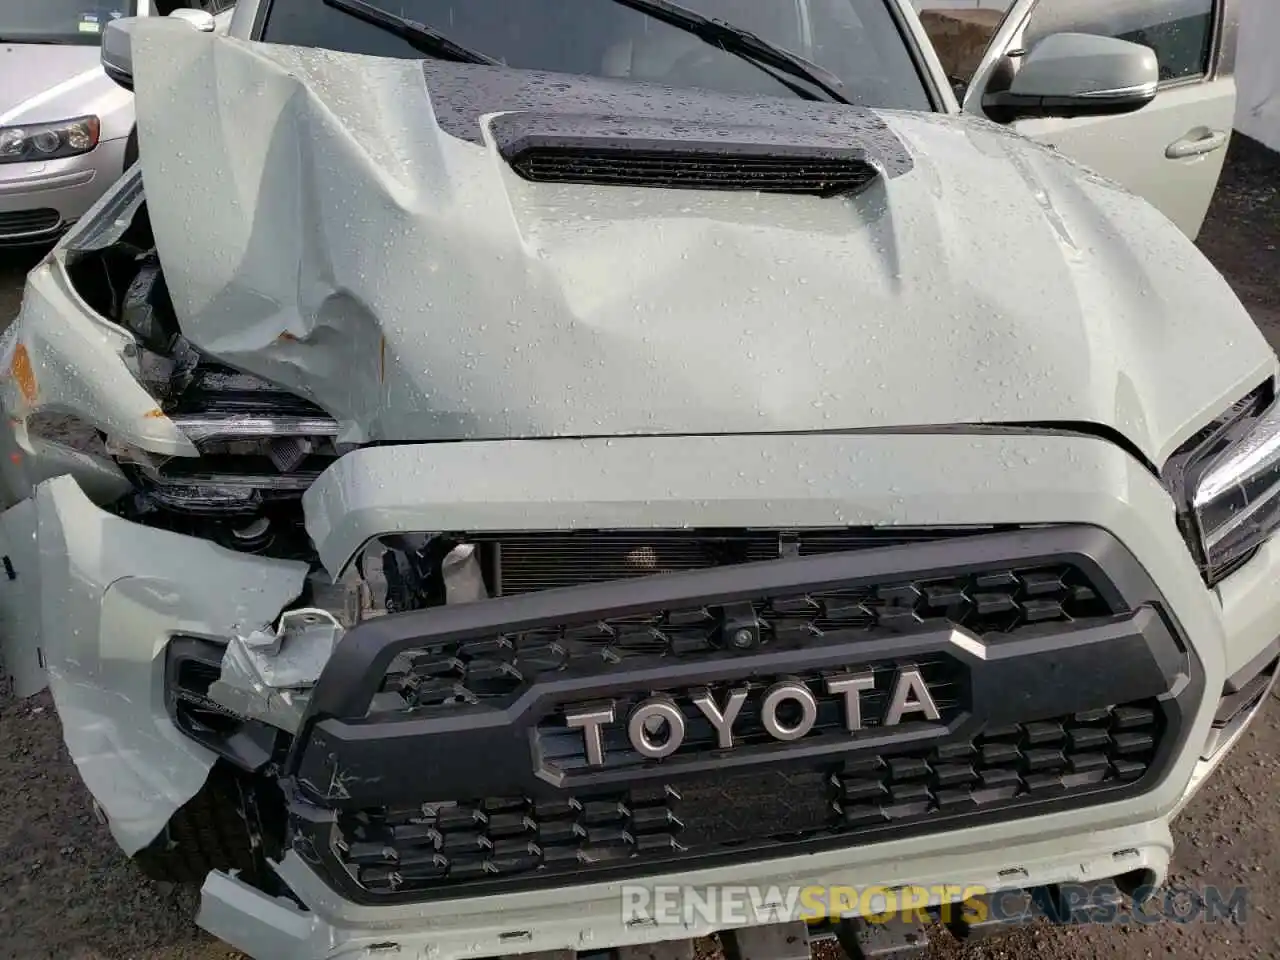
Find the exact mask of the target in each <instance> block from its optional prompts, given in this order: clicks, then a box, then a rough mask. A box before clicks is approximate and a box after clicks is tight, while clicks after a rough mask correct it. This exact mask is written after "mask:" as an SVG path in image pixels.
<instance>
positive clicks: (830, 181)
mask: <svg viewBox="0 0 1280 960" xmlns="http://www.w3.org/2000/svg"><path fill="white" fill-rule="evenodd" d="M511 166H512V167H513V168H514V169H515V171H516V173H518V174H519V175H520V176H521V177H523V178H524V179H526V180H531V181H534V182H537V183H583V184H599V185H609V186H629V187H660V188H665V189H668V190H752V191H759V192H762V193H789V194H802V195H806V196H814V197H830V196H836V195H839V194H846V193H856V192H858V191H860V190H863V189H865V188H866V187H867V186H868V185H869V184H870V183H871V182H872V181H873V180H875V179H876V177H877V176H878V172H877V170H876V168H875V167H873V166H872V165H871V164H869V163H867V162H865V161H863V160H859V159H856V158H852V157H815V156H797V157H787V156H776V155H775V156H769V155H767V154H763V155H754V156H753V155H749V154H747V155H744V154H735V153H731V152H727V151H726V152H710V151H708V152H706V153H697V152H688V153H681V152H676V151H675V150H671V151H667V150H631V149H609V148H600V147H594V148H566V147H527V148H525V149H523V150H521V151H519V152H518V153H516V154H515V155H514V156H513V157H512V158H511Z"/></svg>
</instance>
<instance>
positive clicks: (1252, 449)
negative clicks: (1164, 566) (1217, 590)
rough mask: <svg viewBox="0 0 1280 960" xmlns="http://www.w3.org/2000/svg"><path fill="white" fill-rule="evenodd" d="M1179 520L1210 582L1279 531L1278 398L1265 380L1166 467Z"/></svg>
mask: <svg viewBox="0 0 1280 960" xmlns="http://www.w3.org/2000/svg"><path fill="white" fill-rule="evenodd" d="M1164 476H1165V482H1166V485H1167V486H1168V487H1169V489H1170V492H1171V493H1173V495H1174V497H1175V498H1176V500H1177V502H1178V504H1179V505H1180V506H1179V523H1180V525H1181V527H1182V532H1183V535H1184V536H1185V537H1186V539H1187V544H1188V546H1190V548H1191V552H1192V554H1193V555H1194V556H1195V557H1196V560H1197V561H1198V562H1199V564H1200V568H1201V571H1202V573H1203V574H1204V578H1205V582H1206V583H1208V584H1209V585H1210V586H1212V585H1214V584H1216V583H1218V582H1219V581H1220V580H1222V579H1223V577H1225V576H1227V575H1228V574H1229V573H1231V572H1233V571H1234V570H1236V569H1237V568H1238V567H1239V566H1240V565H1241V564H1243V563H1244V562H1245V561H1246V560H1248V559H1249V558H1250V557H1251V556H1253V554H1254V552H1255V551H1256V550H1257V548H1258V547H1259V546H1260V545H1261V544H1262V542H1263V541H1264V540H1266V539H1267V538H1268V537H1270V536H1271V535H1272V534H1273V533H1275V532H1276V531H1277V530H1280V403H1277V402H1276V397H1275V388H1274V384H1272V383H1271V382H1267V383H1266V384H1264V385H1263V386H1261V387H1259V388H1258V389H1256V390H1254V391H1253V392H1252V393H1250V394H1249V395H1248V396H1247V397H1245V398H1244V399H1243V400H1241V401H1239V402H1238V403H1236V404H1235V405H1233V406H1232V407H1231V409H1230V410H1228V411H1227V412H1226V413H1224V414H1223V415H1222V416H1220V417H1219V418H1218V419H1216V420H1215V421H1214V422H1213V423H1211V424H1210V425H1209V426H1207V427H1205V428H1204V429H1203V430H1201V431H1200V432H1199V433H1198V434H1196V435H1195V436H1194V437H1192V438H1191V440H1189V441H1188V442H1187V443H1186V444H1184V445H1183V446H1182V447H1181V448H1180V449H1179V450H1178V452H1177V453H1175V454H1174V455H1173V457H1171V458H1170V460H1169V463H1168V464H1167V465H1166V466H1165V469H1164Z"/></svg>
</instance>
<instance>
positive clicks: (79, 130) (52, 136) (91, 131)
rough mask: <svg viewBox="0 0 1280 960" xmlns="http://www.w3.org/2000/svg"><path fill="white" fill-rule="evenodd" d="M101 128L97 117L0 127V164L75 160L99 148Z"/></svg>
mask: <svg viewBox="0 0 1280 960" xmlns="http://www.w3.org/2000/svg"><path fill="white" fill-rule="evenodd" d="M101 127H102V125H101V124H100V123H99V121H98V118H97V117H79V118H77V119H75V120H60V121H58V122H57V123H24V124H22V125H21V126H13V127H0V163H26V162H34V161H38V160H60V159H62V158H64V157H78V156H79V155H80V154H82V153H88V152H89V151H90V150H92V149H93V148H94V147H96V146H97V145H98V134H99V133H100V132H101Z"/></svg>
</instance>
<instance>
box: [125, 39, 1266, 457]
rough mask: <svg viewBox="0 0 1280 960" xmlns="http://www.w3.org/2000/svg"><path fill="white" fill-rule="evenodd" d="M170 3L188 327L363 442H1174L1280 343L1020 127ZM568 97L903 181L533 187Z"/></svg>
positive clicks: (1193, 265) (152, 144)
mask: <svg viewBox="0 0 1280 960" xmlns="http://www.w3.org/2000/svg"><path fill="white" fill-rule="evenodd" d="M144 26H145V28H146V29H144V30H142V31H140V32H139V33H138V34H137V39H136V40H135V69H136V73H137V75H136V84H137V87H136V89H137V103H138V113H139V129H140V136H141V147H142V149H141V153H142V157H143V172H144V177H145V180H146V184H147V195H148V201H149V208H150V211H151V218H152V223H153V227H154V230H155V235H156V240H157V244H158V246H159V250H160V254H161V259H162V261H163V264H164V267H165V271H166V276H167V279H168V284H169V288H170V290H171V292H172V294H173V296H174V298H175V305H176V307H177V310H178V313H179V317H180V318H181V322H182V325H183V329H184V331H185V332H186V334H187V335H188V337H189V338H190V339H191V340H192V341H193V342H195V343H196V344H198V345H199V346H200V347H202V348H204V349H205V350H207V351H209V352H211V353H213V354H215V355H217V356H219V357H221V358H223V359H224V360H226V361H227V362H229V363H231V364H233V365H236V366H239V367H242V368H244V369H247V370H250V371H253V372H256V373H259V374H261V375H264V376H268V377H270V378H272V379H274V380H276V381H278V382H280V383H282V384H285V385H288V386H290V387H292V388H295V389H297V390H298V391H299V392H301V393H304V394H306V395H308V396H310V397H311V398H313V399H314V400H315V401H316V402H318V403H319V404H320V405H321V406H323V407H325V408H326V409H327V410H329V411H330V412H331V413H332V414H334V415H335V416H336V417H338V418H339V419H340V420H342V421H343V422H344V424H345V425H346V427H347V436H348V437H349V438H350V439H356V440H363V439H369V440H385V441H426V440H432V439H459V438H500V437H501V438H509V437H534V436H583V435H593V436H602V435H621V434H638V433H640V434H675V433H680V434H688V433H743V432H766V431H770V432H771V431H824V430H855V429H885V428H910V427H935V426H941V425H949V424H975V423H993V422H1004V423H1010V422H1012V423H1031V422H1040V423H1044V422H1071V423H1079V422H1089V423H1092V424H1097V425H1102V426H1104V427H1109V428H1114V429H1115V430H1118V431H1120V432H1121V433H1123V434H1124V435H1125V436H1126V437H1128V438H1129V439H1130V441H1131V442H1132V443H1133V444H1135V445H1136V446H1137V447H1138V448H1140V449H1141V450H1142V452H1143V453H1144V454H1146V456H1147V457H1148V458H1150V459H1151V460H1153V461H1160V460H1162V459H1163V458H1164V456H1165V455H1166V454H1167V453H1169V452H1170V451H1171V450H1172V449H1173V448H1174V447H1175V446H1176V445H1177V444H1178V443H1180V442H1181V441H1182V440H1183V439H1185V438H1186V437H1187V436H1188V435H1189V434H1190V433H1191V432H1192V431H1193V430H1194V429H1196V428H1197V427H1198V426H1199V425H1201V424H1202V423H1203V422H1204V421H1205V420H1206V419H1207V418H1209V417H1211V416H1213V415H1214V414H1216V413H1217V412H1218V411H1219V409H1220V408H1222V407H1225V406H1226V405H1227V404H1228V403H1229V402H1231V401H1233V400H1235V399H1236V398H1237V397H1238V396H1239V395H1240V394H1242V393H1243V392H1245V391H1246V390H1247V389H1248V388H1250V387H1252V386H1254V385H1256V383H1258V382H1260V381H1261V380H1262V379H1263V378H1264V377H1265V376H1267V375H1268V374H1269V373H1270V372H1271V371H1272V369H1273V367H1274V364H1275V359H1274V355H1273V354H1272V352H1271V350H1270V348H1269V347H1268V346H1267V344H1266V342H1265V340H1264V339H1263V338H1262V336H1261V334H1260V333H1259V332H1258V330H1257V328H1256V327H1255V326H1254V325H1253V323H1252V321H1251V320H1250V318H1249V317H1248V315H1247V314H1246V312H1245V311H1244V309H1243V308H1242V307H1241V306H1240V304H1239V301H1238V300H1237V299H1236V298H1235V296H1234V295H1233V294H1232V293H1231V291H1230V289H1229V288H1228V287H1227V285H1226V283H1225V282H1224V281H1223V279H1222V278H1221V276H1220V275H1219V274H1218V273H1217V272H1216V271H1215V270H1214V269H1213V268H1212V267H1211V266H1210V265H1209V264H1208V263H1207V261H1205V260H1204V259H1203V258H1202V257H1201V255H1200V254H1199V253H1198V252H1197V251H1196V249H1195V248H1194V246H1193V245H1192V244H1191V243H1190V242H1189V241H1188V240H1187V239H1186V238H1185V237H1184V236H1183V235H1182V234H1181V233H1180V232H1179V231H1178V230H1177V229H1176V228H1174V227H1173V226H1172V225H1171V224H1169V223H1168V222H1167V221H1166V220H1165V219H1164V218H1163V217H1162V216H1161V215H1160V214H1159V213H1157V212H1156V211H1155V210H1153V209H1152V208H1150V207H1149V206H1148V205H1147V204H1146V203H1144V202H1143V201H1141V200H1139V199H1137V198H1135V197H1133V196H1131V195H1129V194H1126V193H1125V192H1123V191H1122V190H1120V189H1119V188H1117V187H1115V186H1113V185H1111V184H1109V183H1106V182H1103V181H1101V180H1099V179H1098V178H1096V177H1094V176H1092V175H1090V174H1088V173H1086V172H1084V171H1082V170H1080V169H1078V168H1077V167H1075V166H1074V165H1072V164H1070V163H1068V162H1067V161H1065V160H1064V159H1062V158H1061V157H1059V156H1057V155H1055V154H1054V153H1053V152H1052V151H1050V150H1047V149H1044V148H1041V147H1039V146H1037V145H1035V144H1032V143H1030V142H1028V141H1025V140H1023V139H1020V138H1017V137H1014V136H1011V135H1009V134H1007V133H1005V132H1003V131H1002V130H1000V129H998V128H996V127H994V126H992V125H990V124H986V123H982V122H978V121H973V120H967V119H960V118H950V117H941V116H928V115H919V114H890V113H883V114H873V113H871V112H869V111H862V110H851V109H849V108H847V107H841V106H839V105H831V104H819V103H807V102H803V101H794V102H791V101H786V102H784V101H779V100H767V99H760V100H756V99H751V98H740V97H722V96H718V95H714V94H705V93H701V92H693V91H675V90H667V89H664V88H659V87H652V86H648V87H645V86H639V85H635V84H630V83H624V82H614V81H604V80H586V79H582V78H572V77H560V76H537V75H530V74H527V73H524V74H521V73H517V72H515V71H506V70H502V69H498V68H489V67H476V66H470V65H458V64H440V63H434V62H433V63H429V64H427V65H425V66H424V64H422V63H420V62H412V61H387V60H377V59H370V58H363V57H355V56H349V55H342V54H337V53H333V52H329V51H321V50H299V49H294V48H287V47H276V46H270V45H262V44H252V43H246V42H243V41H238V40H232V39H228V38H220V37H214V36H209V35H202V34H197V33H195V32H193V31H190V30H189V29H186V28H184V27H183V26H182V25H175V24H169V23H166V22H164V21H163V20H157V21H155V22H154V23H147V24H145V25H144ZM548 111H550V112H553V113H556V114H563V115H566V116H579V117H580V116H595V117H601V116H603V117H610V116H612V117H615V118H623V119H628V118H629V119H631V120H634V119H635V118H636V117H648V118H653V119H654V120H655V121H662V122H666V123H669V124H670V123H672V122H674V124H675V125H674V127H673V129H678V130H680V131H683V134H681V135H688V136H694V137H697V136H702V135H703V134H705V132H706V130H708V129H711V128H713V127H714V128H717V129H719V130H721V132H723V131H724V130H725V129H730V130H731V129H734V128H745V129H750V128H756V129H759V128H761V127H762V126H763V127H770V126H775V127H777V128H779V129H780V130H791V131H795V135H796V136H803V137H813V136H818V135H819V132H820V133H821V136H826V137H830V136H832V135H838V137H839V138H843V139H845V140H846V141H847V142H849V143H850V144H854V145H857V146H859V147H861V148H863V149H865V152H866V154H867V156H868V158H869V159H870V160H871V161H872V162H875V163H878V164H880V165H881V166H883V167H884V168H885V170H886V174H885V175H884V176H881V177H880V178H878V179H877V180H876V181H875V182H873V183H872V184H871V185H870V186H869V187H868V188H867V189H865V190H863V191H862V192H861V193H859V194H857V195H856V196H853V197H843V198H817V197H804V196H778V195H768V194H755V193H746V192H722V193H714V192H703V191H690V190H671V189H648V188H639V187H620V186H595V185H582V184H557V183H535V182H530V181H528V180H525V179H522V178H521V177H520V176H518V175H517V174H516V173H515V172H514V171H513V170H512V168H511V166H510V165H509V164H508V163H506V162H505V161H504V160H503V158H502V156H501V155H500V154H499V151H498V148H497V146H496V144H495V134H494V125H495V122H502V118H503V117H505V118H508V119H509V118H511V117H512V116H516V117H517V118H518V117H519V116H520V115H522V114H533V113H546V112H548ZM193 116H198V117H201V118H204V120H203V122H201V123H198V124H192V123H190V118H191V117H193ZM779 135H781V134H779Z"/></svg>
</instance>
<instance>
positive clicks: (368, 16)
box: [323, 0, 499, 66]
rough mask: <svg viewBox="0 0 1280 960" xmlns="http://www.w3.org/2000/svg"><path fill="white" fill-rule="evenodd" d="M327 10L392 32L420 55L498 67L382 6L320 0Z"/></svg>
mask: <svg viewBox="0 0 1280 960" xmlns="http://www.w3.org/2000/svg"><path fill="white" fill-rule="evenodd" d="M323 2H324V3H325V4H326V5H327V6H330V7H333V8H335V9H337V10H341V11H342V12H343V13H348V14H350V15H351V16H353V17H355V18H357V19H358V20H363V21H364V22H365V23H368V24H371V25H372V26H375V27H379V28H380V29H382V30H385V31H387V33H393V34H395V35H396V36H397V37H399V38H400V39H401V40H403V41H405V42H406V43H408V44H409V45H410V46H412V47H413V48H414V49H415V50H417V51H418V52H420V53H425V54H427V55H428V56H431V57H437V58H439V59H441V60H454V61H457V62H458V63H486V64H489V65H490V66H496V65H499V61H497V60H495V59H493V57H490V56H486V55H485V54H483V53H479V52H477V51H475V50H471V49H469V48H468V47H464V46H462V45H461V44H458V43H454V42H453V41H452V40H450V39H449V38H448V37H446V36H445V35H444V34H443V33H440V32H439V31H438V30H434V29H432V28H431V27H428V26H427V25H426V24H425V23H419V22H418V21H417V20H410V19H409V18H408V17H402V16H400V15H399V14H398V13H392V12H391V11H390V10H384V9H382V7H378V6H375V5H374V4H372V3H366V2H365V0H323Z"/></svg>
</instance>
